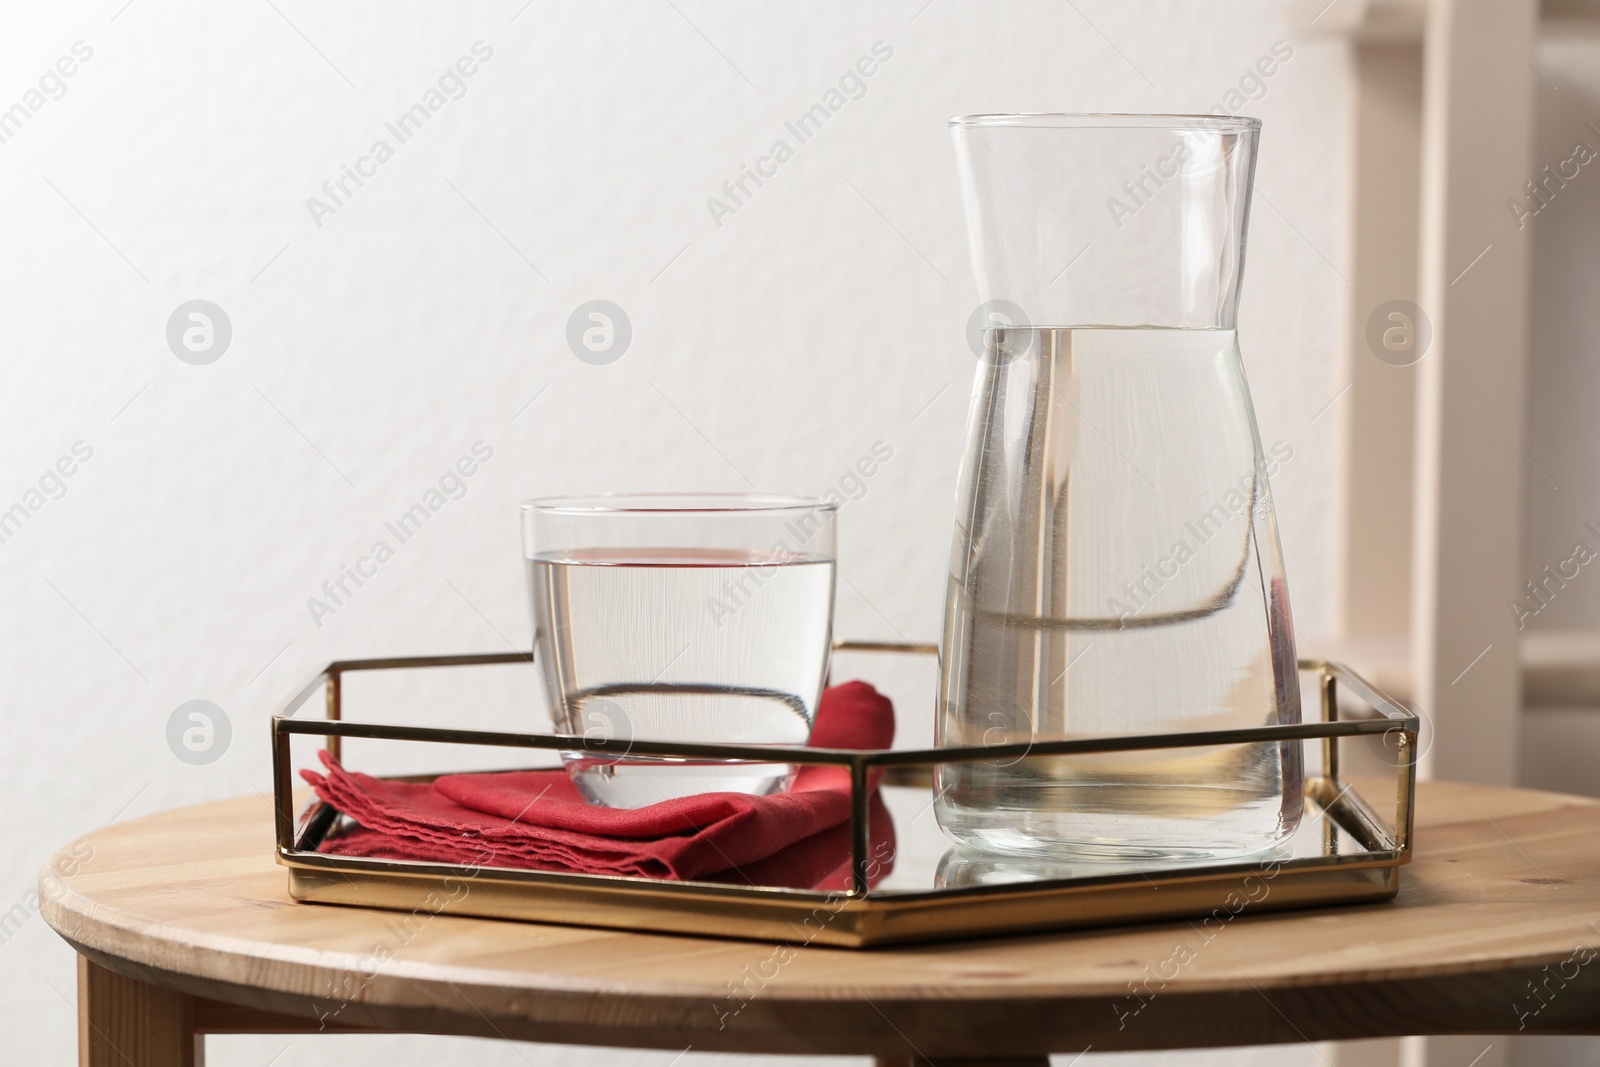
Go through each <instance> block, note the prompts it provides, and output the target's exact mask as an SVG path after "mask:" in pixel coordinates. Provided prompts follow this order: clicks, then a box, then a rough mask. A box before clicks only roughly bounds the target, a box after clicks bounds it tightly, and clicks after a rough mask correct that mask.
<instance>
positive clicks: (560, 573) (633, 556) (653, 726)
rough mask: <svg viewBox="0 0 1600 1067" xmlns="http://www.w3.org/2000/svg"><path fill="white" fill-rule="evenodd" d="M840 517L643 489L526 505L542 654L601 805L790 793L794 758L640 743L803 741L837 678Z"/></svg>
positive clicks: (552, 694)
mask: <svg viewBox="0 0 1600 1067" xmlns="http://www.w3.org/2000/svg"><path fill="white" fill-rule="evenodd" d="M835 516H836V508H835V505H833V504H831V503H827V502H825V501H821V500H813V499H807V498H802V497H786V496H763V495H731V494H730V495H717V494H705V495H683V494H643V495H636V496H591V497H561V498H550V499H543V500H532V501H529V502H527V503H525V504H523V505H522V542H523V556H524V558H525V559H526V561H527V569H528V588H529V592H530V596H531V599H532V605H533V630H534V647H535V656H536V661H537V665H538V667H539V669H540V670H541V671H542V673H543V675H544V681H545V685H546V688H547V690H548V693H549V699H550V709H551V717H552V719H553V720H554V724H555V728H556V731H557V732H558V733H566V734H573V735H579V736H583V737H586V738H588V739H589V740H591V741H596V742H601V743H603V744H604V746H605V753H604V754H603V755H602V754H596V753H593V752H588V753H585V752H566V753H563V758H564V760H565V762H566V766H567V771H568V773H569V774H570V775H571V776H572V780H573V781H574V783H575V784H576V785H577V786H578V788H579V790H580V791H581V792H582V793H583V795H584V797H585V798H586V799H588V800H589V801H590V802H591V803H597V804H605V805H608V806H610V807H619V808H636V807H641V806H643V805H646V804H654V803H656V802H658V801H661V800H666V799H671V798H674V797H682V796H690V795H694V794H697V793H707V792H739V793H753V794H762V793H769V792H772V791H774V790H778V789H781V788H782V787H783V785H784V784H785V782H786V781H787V779H788V777H789V774H790V770H791V768H790V766H789V765H788V764H751V763H740V762H729V761H708V760H684V759H666V758H650V759H646V758H642V757H635V756H631V755H630V754H629V751H628V749H629V745H630V744H631V742H633V741H646V740H648V741H689V742H703V741H715V742H724V743H728V744H759V745H803V744H805V743H806V740H807V739H808V738H809V736H810V734H811V726H812V723H813V721H814V719H815V717H816V710H817V701H818V700H819V699H820V697H821V695H822V686H823V682H824V679H825V678H826V676H827V672H828V657H829V650H830V646H831V637H832V620H833V593H834V563H835V559H834V520H835Z"/></svg>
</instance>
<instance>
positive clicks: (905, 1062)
mask: <svg viewBox="0 0 1600 1067" xmlns="http://www.w3.org/2000/svg"><path fill="white" fill-rule="evenodd" d="M874 1062H875V1063H876V1064H877V1067H1050V1057H1049V1056H979V1057H968V1058H963V1059H952V1058H945V1057H941V1058H940V1059H938V1060H925V1059H923V1058H922V1057H921V1056H879V1057H878V1058H877V1059H876V1060H875V1061H874Z"/></svg>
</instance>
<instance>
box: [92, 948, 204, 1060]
mask: <svg viewBox="0 0 1600 1067" xmlns="http://www.w3.org/2000/svg"><path fill="white" fill-rule="evenodd" d="M78 1067H205V1039H204V1038H203V1037H201V1036H200V1035H198V1034H196V1033H195V1029H194V998H193V997H189V996H185V995H184V994H182V993H174V992H173V991H172V990H170V989H162V988H160V987H159V986H153V985H150V984H149V983H147V982H141V981H139V980H138V979H135V978H126V977H124V976H122V975H120V974H117V973H116V972H115V971H108V970H106V969H105V968H104V967H101V966H100V965H99V964H95V963H90V962H89V961H88V960H87V959H85V958H84V957H82V956H79V957H78Z"/></svg>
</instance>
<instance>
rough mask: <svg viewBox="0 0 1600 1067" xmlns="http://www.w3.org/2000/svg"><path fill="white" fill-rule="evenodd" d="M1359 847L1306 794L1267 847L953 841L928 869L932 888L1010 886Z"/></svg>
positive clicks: (1265, 861)
mask: <svg viewBox="0 0 1600 1067" xmlns="http://www.w3.org/2000/svg"><path fill="white" fill-rule="evenodd" d="M1365 851H1367V850H1366V849H1365V848H1364V847H1363V846H1362V844H1361V842H1359V841H1357V840H1356V838H1355V837H1354V836H1352V835H1351V834H1350V832H1349V831H1347V830H1346V829H1344V828H1343V827H1342V826H1340V825H1339V824H1338V823H1337V822H1336V821H1335V820H1333V819H1330V818H1328V817H1327V813H1326V812H1325V811H1324V810H1323V809H1322V808H1321V807H1320V806H1319V805H1317V803H1316V802H1315V801H1313V800H1311V799H1309V798H1307V800H1306V804H1305V817H1304V820H1303V821H1302V822H1301V824H1300V827H1299V829H1298V830H1296V831H1295V833H1294V835H1293V836H1292V837H1290V838H1289V839H1288V840H1287V841H1284V842H1282V843H1280V844H1278V845H1276V846H1274V847H1273V848H1269V849H1265V850H1263V851H1261V852H1254V853H1251V854H1249V855H1246V856H1239V857H1237V858H1235V859H1231V860H1220V861H1219V860H1216V859H1197V860H1189V861H1173V860H1163V861H1151V860H1146V861H1139V860H1134V861H1094V860H1086V859H1083V858H1080V857H1060V856H1051V855H1049V854H1047V853H1041V854H1039V855H1036V856H1026V855H1017V854H1014V853H1008V854H1000V853H994V852H983V851H979V850H976V849H972V848H968V847H962V846H957V847H956V848H952V849H950V850H949V851H947V852H945V854H944V855H943V856H942V857H940V859H939V864H938V867H937V868H936V869H935V870H934V873H933V885H934V888H936V889H965V888H968V887H971V886H983V885H1015V884H1017V883H1019V882H1053V881H1063V880H1066V879H1074V880H1076V879H1085V878H1116V877H1122V876H1126V875H1131V874H1144V875H1148V874H1156V873H1165V872H1170V871H1182V870H1185V869H1199V868H1206V869H1215V868H1216V867H1218V866H1226V865H1238V866H1245V867H1257V868H1265V867H1273V866H1274V865H1279V864H1283V863H1287V862H1289V861H1291V860H1299V859H1327V858H1331V857H1335V856H1355V855H1360V854H1362V853H1364V852H1365Z"/></svg>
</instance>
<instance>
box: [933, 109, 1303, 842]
mask: <svg viewBox="0 0 1600 1067" xmlns="http://www.w3.org/2000/svg"><path fill="white" fill-rule="evenodd" d="M951 126H952V133H953V136H954V139H955V148H956V157H957V162H958V167H959V170H960V176H961V187H962V193H963V197H964V202H965V206H966V215H967V227H968V234H969V238H970V242H971V249H972V257H973V263H974V268H975V273H976V276H977V283H978V290H979V299H980V300H981V301H982V304H980V306H979V309H978V311H977V312H975V314H974V320H973V326H972V329H971V330H970V331H969V333H970V334H971V335H972V339H973V344H974V348H975V349H976V350H977V351H978V354H979V362H978V373H977V382H976V385H975V388H974V392H973V400H972V407H971V411H970V415H969V429H968V437H967V445H966V452H965V457H964V461H963V466H962V472H961V477H960V487H959V495H958V499H957V508H956V512H957V514H956V530H955V543H954V547H953V550H952V559H951V574H950V585H949V589H948V592H947V599H946V604H945V627H944V634H943V642H942V646H941V655H940V673H941V678H940V693H939V705H940V706H939V721H938V732H937V740H938V743H939V744H942V745H996V744H1002V743H1007V744H1009V743H1016V742H1021V741H1027V740H1029V739H1041V740H1042V739H1056V738H1082V737H1094V736H1107V735H1124V734H1150V733H1171V732H1187V731H1196V730H1209V729H1231V728H1236V727H1246V726H1263V725H1269V724H1273V723H1294V722H1299V721H1300V691H1299V678H1298V674H1297V672H1296V668H1295V643H1294V630H1293V626H1292V624H1291V622H1290V618H1289V602H1288V596H1287V592H1286V590H1285V585H1284V577H1283V563H1282V559H1281V555H1280V550H1279V547H1278V534H1277V526H1276V520H1275V517H1274V514H1273V507H1272V494H1271V491H1270V489H1269V487H1268V485H1267V470H1266V463H1265V461H1264V457H1263V455H1262V449H1261V440H1260V435H1259V433H1258V432H1257V429H1256V423H1255V414H1254V411H1253V409H1252V407H1251V402H1250V391H1249V388H1248V386H1247V385H1246V382H1245V377H1244V367H1243V364H1242V363H1241V360H1240V355H1239V348H1238V344H1237V341H1236V337H1235V332H1234V319H1235V311H1236V309H1237V306H1238V301H1239V282H1240V276H1241V274H1242V271H1243V267H1244V241H1245V228H1246V221H1247V218H1248V215H1249V205H1250V189H1251V176H1252V173H1253V170H1254V164H1255V153H1256V143H1257V138H1258V135H1259V133H1260V123H1259V122H1258V121H1257V120H1254V119H1247V118H1215V117H1210V116H1182V115H1151V116H1139V115H984V116H972V117H966V118H958V119H953V120H952V121H951ZM1301 806H1302V768H1301V751H1300V743H1299V742H1287V743H1282V744H1277V743H1274V744H1251V745H1217V746H1207V747H1202V748H1181V749H1157V750H1151V751H1146V752H1121V753H1113V754H1106V755H1101V756H1088V757H1085V756H1074V757H1066V758H1044V757H1035V756H1030V757H1024V758H1021V759H1005V760H999V759H997V760H993V761H985V762H979V763H965V764H947V765H945V766H943V767H942V768H940V771H939V775H938V780H937V792H936V800H935V807H936V810H937V812H938V817H939V821H940V824H941V825H942V826H943V827H944V829H945V830H946V832H947V833H949V834H950V835H951V836H953V837H955V838H956V839H958V840H959V841H962V842H965V843H967V844H969V845H973V846H976V847H979V848H985V849H990V850H1000V851H1010V852H1036V851H1039V850H1048V851H1051V852H1055V853H1066V854H1072V855H1076V856H1080V857H1084V858H1104V859H1108V860H1126V859H1128V858H1130V857H1132V858H1150V859H1178V860H1182V859H1191V858H1192V859H1204V858H1215V857H1225V856H1236V855H1245V854H1248V853H1252V852H1256V851H1259V850H1262V849H1266V848H1270V847H1271V846H1273V845H1274V844H1276V843H1277V842H1279V841H1281V840H1282V839H1284V838H1285V837H1287V836H1288V835H1289V834H1291V833H1292V832H1293V831H1294V828H1295V826H1296V825H1297V823H1298V820H1299V817H1300V811H1301Z"/></svg>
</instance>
